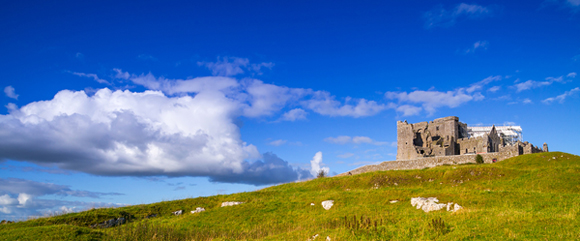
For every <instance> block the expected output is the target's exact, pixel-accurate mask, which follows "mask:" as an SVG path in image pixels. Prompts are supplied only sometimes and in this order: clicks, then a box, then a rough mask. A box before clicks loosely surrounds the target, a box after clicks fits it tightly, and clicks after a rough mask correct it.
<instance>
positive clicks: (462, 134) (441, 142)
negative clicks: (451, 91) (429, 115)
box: [397, 116, 548, 160]
mask: <svg viewBox="0 0 580 241" xmlns="http://www.w3.org/2000/svg"><path fill="white" fill-rule="evenodd" d="M547 150H548V145H547V144H546V143H544V146H543V148H542V149H540V148H538V147H536V146H534V145H532V144H530V143H528V142H522V128H521V127H520V126H495V125H493V126H467V124H465V123H462V122H459V118H458V117H456V116H449V117H444V118H439V119H435V120H433V121H429V122H427V121H426V122H419V123H415V124H409V123H407V121H404V122H402V121H398V122H397V160H412V159H418V158H423V157H438V156H454V155H465V154H480V153H481V154H482V153H493V152H500V153H501V152H506V153H510V155H522V154H528V153H537V152H542V151H547Z"/></svg>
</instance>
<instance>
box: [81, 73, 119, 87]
mask: <svg viewBox="0 0 580 241" xmlns="http://www.w3.org/2000/svg"><path fill="white" fill-rule="evenodd" d="M71 74H74V75H76V76H80V77H87V78H91V79H93V80H95V81H97V82H98V83H100V84H107V85H110V84H111V83H109V81H106V80H104V79H101V78H99V76H97V75H96V74H86V73H80V72H71Z"/></svg>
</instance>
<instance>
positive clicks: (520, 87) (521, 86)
mask: <svg viewBox="0 0 580 241" xmlns="http://www.w3.org/2000/svg"><path fill="white" fill-rule="evenodd" d="M550 84H552V83H550V82H549V81H534V80H528V81H526V82H521V83H517V84H515V85H514V87H515V88H516V92H522V91H524V90H529V89H532V88H538V87H541V86H546V85H550Z"/></svg>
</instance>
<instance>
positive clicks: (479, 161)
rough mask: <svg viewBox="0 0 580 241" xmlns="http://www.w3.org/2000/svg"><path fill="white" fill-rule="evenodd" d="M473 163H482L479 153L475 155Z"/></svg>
mask: <svg viewBox="0 0 580 241" xmlns="http://www.w3.org/2000/svg"><path fill="white" fill-rule="evenodd" d="M475 163H477V164H483V157H482V156H481V155H479V154H477V156H475Z"/></svg>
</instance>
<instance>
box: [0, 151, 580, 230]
mask: <svg viewBox="0 0 580 241" xmlns="http://www.w3.org/2000/svg"><path fill="white" fill-rule="evenodd" d="M579 174H580V157H579V156H576V155H572V154H567V153H562V152H549V153H537V154H528V155H522V156H517V157H513V158H510V159H507V160H504V161H501V162H498V163H493V164H481V165H476V164H465V165H456V166H440V167H435V168H429V169H422V170H404V171H379V172H370V173H363V174H359V175H352V176H341V177H332V178H319V179H315V180H311V181H307V182H299V183H288V184H282V185H278V186H273V187H269V188H265V189H262V190H259V191H255V192H246V193H236V194H231V195H216V196H211V197H199V198H189V199H183V200H175V201H166V202H159V203H153V204H147V205H135V206H128V207H121V208H102V209H92V210H88V211H84V212H79V213H70V214H65V215H60V216H54V217H48V218H39V219H32V220H28V221H24V222H17V223H12V224H3V225H0V239H1V240H152V239H155V240H308V239H309V238H312V236H314V235H316V234H318V235H319V236H318V237H317V238H316V239H315V240H325V239H326V237H329V238H330V239H331V240H464V239H491V240H499V239H549V240H554V239H569V240H573V239H580V231H579V230H580V229H579V226H580V221H579V220H580V219H579V218H578V216H579V213H580V178H578V177H579ZM414 197H436V198H438V199H439V200H440V203H448V202H454V203H457V204H459V205H461V206H462V207H463V208H462V209H460V210H459V211H456V212H447V211H445V210H440V211H433V212H429V213H426V212H424V211H422V210H419V209H416V208H415V207H413V206H411V203H410V200H411V198H414ZM325 200H334V206H332V208H330V209H329V210H325V209H324V208H323V207H322V206H321V202H322V201H325ZM395 200H396V201H397V202H394V203H392V201H395ZM226 201H238V202H243V203H242V204H240V205H236V206H228V207H221V204H222V202H226ZM311 203H314V204H315V205H314V206H312V205H311ZM197 207H203V208H205V210H206V211H204V212H201V213H195V214H191V213H190V211H192V210H195V209H196V208H197ZM177 210H184V213H183V214H182V215H179V216H175V215H173V214H172V212H173V211H177ZM153 214H156V215H157V216H156V217H150V218H146V217H148V216H150V215H153ZM118 217H125V218H126V219H127V220H129V222H128V223H126V224H123V225H121V226H118V227H112V228H91V227H90V225H92V224H96V223H100V222H103V221H106V220H109V219H112V218H118ZM354 220H356V221H354Z"/></svg>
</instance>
